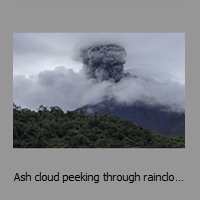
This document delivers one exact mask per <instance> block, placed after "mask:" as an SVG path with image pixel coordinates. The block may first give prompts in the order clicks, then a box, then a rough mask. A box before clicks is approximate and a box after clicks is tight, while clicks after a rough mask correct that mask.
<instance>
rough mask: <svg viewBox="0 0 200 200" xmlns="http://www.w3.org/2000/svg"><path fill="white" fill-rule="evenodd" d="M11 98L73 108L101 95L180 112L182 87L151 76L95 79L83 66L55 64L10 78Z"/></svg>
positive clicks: (22, 102)
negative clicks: (119, 79)
mask: <svg viewBox="0 0 200 200" xmlns="http://www.w3.org/2000/svg"><path fill="white" fill-rule="evenodd" d="M13 91H14V102H15V103H16V104H18V105H21V106H22V107H28V108H31V109H36V108H38V107H39V105H41V104H43V105H46V106H49V107H50V106H53V105H55V106H60V107H61V108H62V109H64V110H73V109H76V108H78V107H81V106H84V105H87V104H96V103H100V102H101V101H102V100H103V99H104V98H112V99H115V100H116V102H117V103H119V104H126V105H131V104H134V103H136V102H137V101H141V102H144V103H146V104H149V105H157V104H159V105H167V106H169V108H170V109H171V110H174V111H177V112H184V105H185V87H184V85H181V84H179V83H177V82H173V81H171V80H168V81H164V82H162V83H161V82H158V81H156V80H153V79H152V80H151V79H148V80H147V79H143V78H140V77H139V78H137V79H133V78H127V79H123V80H121V81H120V82H118V83H115V82H112V81H102V82H97V81H96V79H87V78H86V76H85V74H84V72H83V70H81V71H80V72H79V73H76V72H74V71H73V70H72V69H65V68H64V67H57V68H55V69H54V70H51V71H50V70H45V71H43V72H40V73H39V74H38V75H37V76H32V77H31V76H30V77H28V78H26V77H25V76H22V75H16V76H14V79H13Z"/></svg>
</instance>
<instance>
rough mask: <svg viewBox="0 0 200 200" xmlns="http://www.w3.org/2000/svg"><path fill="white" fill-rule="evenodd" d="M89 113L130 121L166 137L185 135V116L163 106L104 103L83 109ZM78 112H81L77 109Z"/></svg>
mask: <svg viewBox="0 0 200 200" xmlns="http://www.w3.org/2000/svg"><path fill="white" fill-rule="evenodd" d="M82 109H84V110H85V111H86V112H87V113H89V114H93V113H95V112H96V113H97V114H98V115H101V114H112V115H116V116H118V117H120V118H121V119H130V120H132V121H133V122H134V123H136V124H138V125H140V126H142V127H143V128H144V129H150V130H151V131H153V132H155V133H159V134H165V135H182V136H184V135H185V114H184V113H177V112H172V111H171V112H170V111H166V108H164V107H162V106H148V105H145V104H142V103H137V104H135V105H132V106H128V105H123V106H122V105H119V104H116V103H114V102H112V101H104V102H102V103H101V104H97V105H87V106H84V107H82ZM77 110H80V108H79V109H77Z"/></svg>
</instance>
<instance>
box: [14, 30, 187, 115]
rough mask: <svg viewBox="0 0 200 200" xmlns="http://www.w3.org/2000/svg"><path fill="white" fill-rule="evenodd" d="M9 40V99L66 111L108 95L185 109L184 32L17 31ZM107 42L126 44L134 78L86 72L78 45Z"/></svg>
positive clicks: (128, 69)
mask: <svg viewBox="0 0 200 200" xmlns="http://www.w3.org/2000/svg"><path fill="white" fill-rule="evenodd" d="M13 42H14V44H13V55H14V56H13V63H14V64H13V70H14V75H13V102H14V103H16V104H17V105H20V106H21V107H26V108H30V109H37V108H38V107H39V106H40V105H45V106H47V107H51V106H59V107H61V108H62V109H63V110H65V111H66V110H74V109H76V108H78V107H81V106H84V105H87V104H96V103H100V102H101V101H103V100H104V99H105V98H107V99H108V98H112V99H115V100H116V101H117V102H118V103H120V104H126V105H131V104H134V103H135V102H137V101H142V102H144V103H146V104H149V105H158V104H159V105H165V106H168V107H169V108H170V109H171V110H174V111H177V112H184V109H185V35H184V34H140V33H136V34H123V33H121V34H57V35H54V34H16V35H14V37H13ZM108 43H114V44H116V45H120V46H122V47H123V48H124V49H125V50H126V52H127V56H126V63H125V64H124V73H127V72H129V73H130V74H131V75H133V76H137V77H138V78H133V77H126V78H123V79H122V80H120V81H119V82H117V83H116V82H114V81H112V80H104V81H102V82H99V81H97V80H96V79H94V78H91V79H88V78H87V77H86V74H85V72H84V68H83V64H82V60H81V58H80V49H81V48H88V47H90V46H91V45H99V44H108ZM56 66H60V67H56Z"/></svg>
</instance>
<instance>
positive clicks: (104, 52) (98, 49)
mask: <svg viewBox="0 0 200 200" xmlns="http://www.w3.org/2000/svg"><path fill="white" fill-rule="evenodd" d="M80 57H81V58H82V61H83V63H84V66H85V71H86V74H87V75H88V78H97V79H98V80H100V81H103V80H109V79H113V80H114V81H115V82H118V81H120V80H121V79H122V78H123V77H125V76H129V75H130V74H129V73H126V74H125V73H124V66H123V64H124V63H125V62H126V61H125V57H126V51H125V49H124V48H123V47H120V46H118V45H114V44H108V45H94V46H91V47H89V48H86V49H82V50H81V52H80Z"/></svg>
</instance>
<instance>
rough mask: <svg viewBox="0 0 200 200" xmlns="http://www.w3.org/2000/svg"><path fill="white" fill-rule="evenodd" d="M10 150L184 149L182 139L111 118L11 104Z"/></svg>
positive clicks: (81, 112)
mask: <svg viewBox="0 0 200 200" xmlns="http://www.w3.org/2000/svg"><path fill="white" fill-rule="evenodd" d="M13 147H14V148H184V147H185V137H184V136H166V135H159V134H155V133H153V132H151V131H150V130H148V129H146V130H144V129H143V128H142V127H141V126H138V125H136V124H134V123H133V122H132V121H131V120H121V119H120V118H118V117H116V116H114V115H108V114H103V115H100V116H97V113H95V114H94V115H93V116H90V115H87V114H86V113H85V111H84V110H80V111H78V112H74V111H67V112H66V113H64V112H63V110H62V109H61V108H59V107H51V108H50V109H47V108H46V107H44V106H42V105H41V106H40V107H39V109H38V111H32V110H29V109H22V108H21V107H19V106H17V105H15V104H13Z"/></svg>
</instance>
